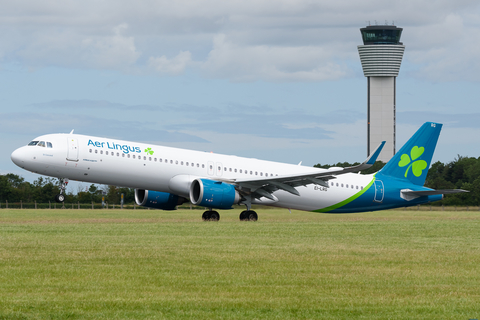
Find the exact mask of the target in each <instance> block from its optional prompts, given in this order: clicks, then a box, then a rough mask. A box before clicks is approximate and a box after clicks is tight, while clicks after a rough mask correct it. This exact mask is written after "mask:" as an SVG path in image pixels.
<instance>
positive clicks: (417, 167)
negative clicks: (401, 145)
mask: <svg viewBox="0 0 480 320" xmlns="http://www.w3.org/2000/svg"><path fill="white" fill-rule="evenodd" d="M424 151H425V148H424V147H420V148H419V147H417V146H415V147H413V148H412V150H410V157H412V160H410V157H409V156H408V154H402V156H401V157H400V161H399V162H398V166H399V167H405V166H406V165H407V164H409V163H410V162H412V161H413V162H412V163H410V165H409V166H408V168H407V170H406V171H405V178H406V177H407V174H408V170H410V167H412V172H413V174H414V175H415V177H420V176H421V175H422V171H423V170H424V169H426V168H427V162H426V161H424V160H417V161H414V160H416V159H418V158H419V157H420V156H421V155H422V154H423V152H424Z"/></svg>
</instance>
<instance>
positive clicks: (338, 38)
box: [0, 0, 480, 181]
mask: <svg viewBox="0 0 480 320" xmlns="http://www.w3.org/2000/svg"><path fill="white" fill-rule="evenodd" d="M0 8H2V10H1V11H0V136H1V139H0V147H1V150H2V152H1V153H0V174H5V173H15V174H19V175H21V176H23V177H24V178H25V179H26V180H29V181H33V180H34V179H36V178H37V177H38V176H36V175H34V174H31V173H28V172H26V171H23V170H22V169H20V168H18V167H16V166H15V165H14V164H13V163H12V162H11V160H10V154H11V152H12V151H13V150H15V149H16V148H18V147H20V146H22V145H25V144H27V143H28V142H29V141H31V140H33V138H35V137H36V136H40V135H43V134H48V133H68V132H70V131H71V130H72V129H74V130H75V133H78V134H86V135H96V136H102V137H109V138H118V139H123V140H132V141H138V142H147V143H152V144H153V143H155V144H160V145H167V146H175V147H180V148H190V149H195V150H201V151H209V152H210V151H212V152H216V153H224V154H235V155H238V156H245V157H253V158H259V159H265V160H273V161H279V162H285V163H294V164H297V163H299V162H300V161H302V164H303V165H306V166H313V165H314V164H317V163H321V164H333V163H336V162H343V161H348V162H355V161H360V162H361V161H363V160H364V159H365V158H366V157H367V154H366V153H367V124H366V122H367V79H366V78H365V77H364V75H363V72H362V67H361V64H360V59H359V56H358V51H357V46H358V45H361V44H362V39H361V35H360V31H359V29H360V28H362V27H365V26H366V25H375V24H378V25H382V24H395V25H396V26H398V27H400V28H403V33H402V39H401V41H402V42H403V44H404V45H405V47H406V48H405V54H404V58H403V62H402V66H401V69H400V73H399V76H398V78H397V89H396V90H397V101H396V102H397V128H396V130H397V150H398V149H399V148H400V146H401V145H402V144H403V143H404V142H406V140H407V139H408V138H409V137H410V136H411V135H412V134H413V133H414V132H415V131H416V130H417V129H418V128H419V127H420V126H421V124H422V123H424V122H426V121H435V122H440V123H443V124H444V127H443V130H442V134H441V136H440V139H439V142H438V145H437V149H436V153H435V156H434V161H441V162H444V163H446V162H450V161H453V160H454V159H455V158H456V157H458V155H461V156H470V157H479V156H480V144H479V142H480V110H479V104H480V102H479V101H480V90H479V89H480V86H479V84H480V59H479V57H480V2H479V1H477V0H475V1H471V0H457V1H451V0H437V1H433V2H432V1H424V0H415V1H413V0H404V1H386V0H382V1H377V0H364V1H354V0H344V1H324V0H319V1H311V0H289V1H281V0H278V1H271V0H254V1H251V0H242V1H235V0H233V1H224V0H222V1H216V0H197V1H184V0H175V1H158V0H145V1H122V0H115V1H113V0H103V1H97V0H95V1H91V0H85V1H74V0H62V1H56V0H47V1H34V0H17V1H5V0H0Z"/></svg>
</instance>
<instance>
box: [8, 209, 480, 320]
mask: <svg viewBox="0 0 480 320" xmlns="http://www.w3.org/2000/svg"><path fill="white" fill-rule="evenodd" d="M258 212H259V217H260V218H259V221H258V222H255V223H253V222H240V221H238V214H239V211H238V210H232V211H223V212H221V220H220V221H219V222H202V221H201V220H200V216H201V213H202V211H190V210H180V211H177V212H162V211H154V210H136V211H133V210H123V211H121V210H8V209H1V210H0V243H1V245H0V319H473V318H475V319H478V318H480V272H479V271H480V268H479V262H480V213H479V212H478V211H476V212H472V211H469V212H447V211H445V212H442V211H437V212H428V211H427V212H422V211H420V212H415V211H402V210H400V211H384V212H369V213H355V214H345V215H329V214H318V213H308V212H296V211H294V212H292V213H291V214H290V213H288V211H287V210H281V209H259V210H258Z"/></svg>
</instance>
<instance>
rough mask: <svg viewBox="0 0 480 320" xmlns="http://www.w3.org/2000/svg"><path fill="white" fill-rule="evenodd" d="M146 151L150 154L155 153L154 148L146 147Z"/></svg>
mask: <svg viewBox="0 0 480 320" xmlns="http://www.w3.org/2000/svg"><path fill="white" fill-rule="evenodd" d="M145 152H146V153H148V154H149V155H153V153H154V151H153V150H152V148H147V149H145Z"/></svg>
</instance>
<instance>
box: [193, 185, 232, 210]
mask: <svg viewBox="0 0 480 320" xmlns="http://www.w3.org/2000/svg"><path fill="white" fill-rule="evenodd" d="M240 199H241V198H240V194H238V191H237V190H235V187H234V186H232V185H231V184H228V183H225V182H221V181H214V180H208V179H195V180H193V182H192V184H191V185H190V202H191V203H192V204H194V205H198V206H202V207H207V208H215V209H231V207H232V205H233V204H236V203H239V202H240Z"/></svg>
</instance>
